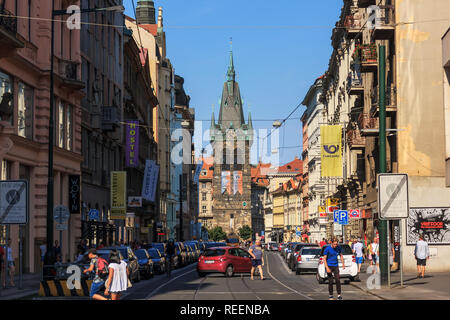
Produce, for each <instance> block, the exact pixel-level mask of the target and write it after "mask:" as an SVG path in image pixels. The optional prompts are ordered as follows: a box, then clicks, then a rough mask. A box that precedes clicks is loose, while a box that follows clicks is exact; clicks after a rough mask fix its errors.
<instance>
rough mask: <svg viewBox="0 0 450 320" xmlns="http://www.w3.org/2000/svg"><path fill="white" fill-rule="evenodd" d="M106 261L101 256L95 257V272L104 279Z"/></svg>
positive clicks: (105, 276)
mask: <svg viewBox="0 0 450 320" xmlns="http://www.w3.org/2000/svg"><path fill="white" fill-rule="evenodd" d="M108 272H109V271H108V262H106V260H105V259H103V258H100V257H99V258H98V259H97V274H98V276H99V277H100V279H103V280H105V279H106V278H108Z"/></svg>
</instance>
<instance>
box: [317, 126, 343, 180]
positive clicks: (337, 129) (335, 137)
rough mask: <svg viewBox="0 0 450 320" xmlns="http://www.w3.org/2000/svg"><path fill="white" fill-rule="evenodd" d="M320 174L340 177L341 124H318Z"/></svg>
mask: <svg viewBox="0 0 450 320" xmlns="http://www.w3.org/2000/svg"><path fill="white" fill-rule="evenodd" d="M320 139H321V141H322V143H321V151H320V155H321V165H320V167H321V176H322V177H342V126H340V125H333V126H331V125H330V126H328V125H327V126H320Z"/></svg>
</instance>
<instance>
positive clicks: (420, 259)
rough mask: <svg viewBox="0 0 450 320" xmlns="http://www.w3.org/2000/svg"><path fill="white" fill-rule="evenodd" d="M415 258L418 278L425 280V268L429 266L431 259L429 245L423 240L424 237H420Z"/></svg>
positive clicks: (415, 250)
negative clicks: (428, 262)
mask: <svg viewBox="0 0 450 320" xmlns="http://www.w3.org/2000/svg"><path fill="white" fill-rule="evenodd" d="M414 256H415V257H416V260H417V271H418V275H417V278H419V277H422V278H425V266H426V265H427V260H428V259H430V250H429V249H428V243H426V242H425V241H424V240H423V236H422V235H420V236H419V241H417V243H416V248H415V249H414Z"/></svg>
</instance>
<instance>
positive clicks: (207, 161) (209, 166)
mask: <svg viewBox="0 0 450 320" xmlns="http://www.w3.org/2000/svg"><path fill="white" fill-rule="evenodd" d="M213 160H214V158H213V157H209V158H200V159H199V160H198V161H203V166H202V172H203V170H206V175H203V174H202V173H200V176H199V180H200V181H202V180H212V178H213V175H214V166H213Z"/></svg>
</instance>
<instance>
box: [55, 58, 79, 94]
mask: <svg viewBox="0 0 450 320" xmlns="http://www.w3.org/2000/svg"><path fill="white" fill-rule="evenodd" d="M79 65H80V64H79V63H78V62H75V61H70V60H64V59H59V58H58V71H59V75H60V77H61V81H62V84H63V86H66V87H68V88H71V89H74V90H80V89H83V88H84V82H83V81H81V80H80V77H79V76H78V67H79Z"/></svg>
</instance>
